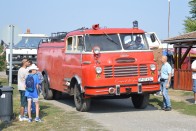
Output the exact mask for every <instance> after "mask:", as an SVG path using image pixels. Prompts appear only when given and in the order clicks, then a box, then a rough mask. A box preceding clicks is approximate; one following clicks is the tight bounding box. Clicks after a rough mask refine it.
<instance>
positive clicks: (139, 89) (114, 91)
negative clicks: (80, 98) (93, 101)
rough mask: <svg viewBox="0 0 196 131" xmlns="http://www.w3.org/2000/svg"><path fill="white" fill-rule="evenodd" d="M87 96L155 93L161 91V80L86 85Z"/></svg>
mask: <svg viewBox="0 0 196 131" xmlns="http://www.w3.org/2000/svg"><path fill="white" fill-rule="evenodd" d="M84 90H85V95H86V96H92V97H93V96H107V95H112V96H120V95H123V94H127V95H129V94H136V93H137V94H142V93H149V94H153V93H156V92H158V91H160V85H159V82H149V83H138V84H125V85H111V86H99V87H93V86H85V87H84Z"/></svg>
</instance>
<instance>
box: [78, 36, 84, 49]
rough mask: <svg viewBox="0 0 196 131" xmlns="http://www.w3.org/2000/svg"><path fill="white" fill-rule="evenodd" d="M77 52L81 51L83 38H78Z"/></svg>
mask: <svg viewBox="0 0 196 131" xmlns="http://www.w3.org/2000/svg"><path fill="white" fill-rule="evenodd" d="M77 50H78V51H82V50H83V37H82V36H78V46H77Z"/></svg>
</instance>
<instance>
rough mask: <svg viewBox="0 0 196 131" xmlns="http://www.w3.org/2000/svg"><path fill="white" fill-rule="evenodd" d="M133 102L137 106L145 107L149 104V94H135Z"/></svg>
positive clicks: (138, 107) (139, 107)
mask: <svg viewBox="0 0 196 131" xmlns="http://www.w3.org/2000/svg"><path fill="white" fill-rule="evenodd" d="M132 102H133V105H134V107H135V108H137V109H144V108H146V107H147V106H148V102H149V94H133V95H132Z"/></svg>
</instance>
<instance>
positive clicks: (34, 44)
mask: <svg viewBox="0 0 196 131" xmlns="http://www.w3.org/2000/svg"><path fill="white" fill-rule="evenodd" d="M41 40H42V38H35V37H23V38H22V40H20V41H19V42H18V43H17V44H16V45H14V47H13V48H21V49H23V48H25V49H26V48H32V49H37V48H38V45H39V43H40V42H41Z"/></svg>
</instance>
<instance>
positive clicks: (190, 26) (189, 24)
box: [184, 0, 196, 32]
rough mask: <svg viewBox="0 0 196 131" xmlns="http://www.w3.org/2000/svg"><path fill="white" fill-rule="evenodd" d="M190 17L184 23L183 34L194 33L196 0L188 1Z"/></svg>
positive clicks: (195, 29) (195, 28)
mask: <svg viewBox="0 0 196 131" xmlns="http://www.w3.org/2000/svg"><path fill="white" fill-rule="evenodd" d="M189 6H190V8H191V9H190V11H189V13H190V14H191V17H187V19H186V20H185V21H184V26H185V32H192V31H196V0H191V1H189Z"/></svg>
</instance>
